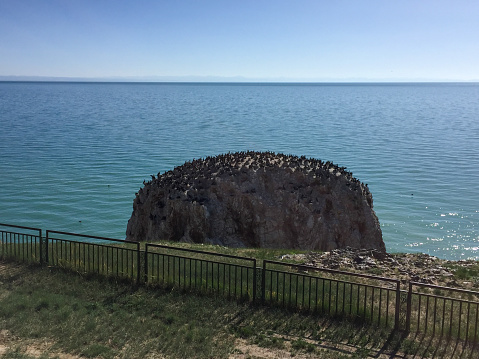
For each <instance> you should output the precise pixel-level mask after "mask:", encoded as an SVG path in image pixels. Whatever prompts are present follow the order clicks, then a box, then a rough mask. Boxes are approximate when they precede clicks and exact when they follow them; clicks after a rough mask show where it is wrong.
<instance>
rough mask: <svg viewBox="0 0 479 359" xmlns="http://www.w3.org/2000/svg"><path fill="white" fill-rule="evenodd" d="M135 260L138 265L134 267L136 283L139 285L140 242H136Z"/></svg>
mask: <svg viewBox="0 0 479 359" xmlns="http://www.w3.org/2000/svg"><path fill="white" fill-rule="evenodd" d="M136 260H137V262H138V266H137V268H136V271H137V276H136V284H137V285H140V283H141V247H140V242H138V243H137V244H136Z"/></svg>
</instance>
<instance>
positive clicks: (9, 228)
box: [0, 223, 44, 263]
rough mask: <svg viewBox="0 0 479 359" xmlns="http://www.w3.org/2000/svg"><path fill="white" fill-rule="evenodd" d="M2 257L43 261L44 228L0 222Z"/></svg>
mask: <svg viewBox="0 0 479 359" xmlns="http://www.w3.org/2000/svg"><path fill="white" fill-rule="evenodd" d="M0 235H1V242H0V258H1V259H14V260H18V261H22V262H27V263H43V260H44V258H43V257H44V253H43V252H42V249H43V248H44V246H42V240H43V239H42V230H41V229H38V228H31V227H24V226H15V225H10V224H3V223H0Z"/></svg>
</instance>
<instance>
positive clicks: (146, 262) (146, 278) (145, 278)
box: [144, 243, 148, 284]
mask: <svg viewBox="0 0 479 359" xmlns="http://www.w3.org/2000/svg"><path fill="white" fill-rule="evenodd" d="M144 272H145V277H144V281H145V284H146V283H148V243H145V271H144Z"/></svg>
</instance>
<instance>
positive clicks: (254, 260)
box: [253, 259, 257, 303]
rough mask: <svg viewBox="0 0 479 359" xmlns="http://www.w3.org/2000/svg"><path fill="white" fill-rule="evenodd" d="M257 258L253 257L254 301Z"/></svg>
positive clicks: (254, 298)
mask: <svg viewBox="0 0 479 359" xmlns="http://www.w3.org/2000/svg"><path fill="white" fill-rule="evenodd" d="M256 273H257V269H256V259H253V303H254V302H255V301H256Z"/></svg>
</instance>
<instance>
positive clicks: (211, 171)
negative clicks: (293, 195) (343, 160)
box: [137, 151, 369, 196]
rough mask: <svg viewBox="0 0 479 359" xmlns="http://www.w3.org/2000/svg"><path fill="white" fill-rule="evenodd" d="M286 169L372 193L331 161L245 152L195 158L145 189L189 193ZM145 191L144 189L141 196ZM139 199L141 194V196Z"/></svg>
mask: <svg viewBox="0 0 479 359" xmlns="http://www.w3.org/2000/svg"><path fill="white" fill-rule="evenodd" d="M273 169H284V170H287V171H290V172H300V173H302V174H303V175H304V176H305V177H310V178H313V179H314V178H320V179H324V180H326V181H328V180H329V179H331V178H336V179H339V178H342V179H345V185H347V186H348V187H349V188H350V189H352V190H360V191H365V192H369V190H368V187H367V184H366V185H363V184H362V183H361V182H360V181H359V180H358V179H356V178H354V177H353V175H352V174H351V173H350V172H348V171H347V170H346V167H339V166H337V165H335V164H333V163H332V162H330V161H327V162H323V161H321V160H319V159H314V158H307V157H305V156H301V157H298V156H295V155H285V154H282V153H275V152H256V151H243V152H233V153H230V152H229V153H226V154H220V155H217V156H208V157H205V158H200V159H193V160H192V161H188V162H186V163H185V164H183V165H181V166H178V167H175V168H174V169H173V170H169V171H166V172H165V173H163V174H160V173H158V175H157V176H153V175H152V176H151V180H150V181H144V182H143V184H144V186H145V187H144V190H145V191H146V192H149V188H151V187H153V186H154V187H157V188H160V189H165V190H168V192H170V193H171V192H176V193H187V191H190V190H192V189H194V190H196V191H198V190H202V189H204V188H206V187H209V186H211V185H214V184H215V182H216V180H217V179H218V178H222V179H224V178H227V177H231V176H233V177H234V176H238V175H246V174H248V173H249V172H250V171H254V172H257V171H268V170H273ZM142 192H143V190H142V189H140V193H142ZM137 196H138V193H137Z"/></svg>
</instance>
